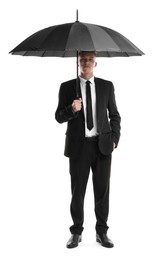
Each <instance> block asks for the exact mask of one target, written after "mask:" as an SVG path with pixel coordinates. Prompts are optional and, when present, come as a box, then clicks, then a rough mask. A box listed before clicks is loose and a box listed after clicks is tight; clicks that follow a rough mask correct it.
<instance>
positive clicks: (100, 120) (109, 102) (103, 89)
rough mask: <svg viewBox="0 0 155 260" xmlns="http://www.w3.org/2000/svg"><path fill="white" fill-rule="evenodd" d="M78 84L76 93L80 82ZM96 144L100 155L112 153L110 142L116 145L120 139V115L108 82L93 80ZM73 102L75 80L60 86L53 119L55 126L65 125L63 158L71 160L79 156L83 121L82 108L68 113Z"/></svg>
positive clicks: (110, 83)
mask: <svg viewBox="0 0 155 260" xmlns="http://www.w3.org/2000/svg"><path fill="white" fill-rule="evenodd" d="M78 84H79V93H80V97H81V91H80V83H79V82H78ZM95 89H96V111H97V131H98V135H99V138H98V145H99V149H100V151H101V153H102V154H103V155H108V154H110V153H111V152H112V151H113V142H114V143H115V144H116V146H117V145H118V141H119V138H120V120H121V118H120V115H119V112H118V110H117V106H116V101H115V94H114V86H113V84H112V82H110V81H107V80H103V79H100V78H96V77H95ZM74 99H76V79H73V80H70V81H67V82H64V83H62V84H61V86H60V91H59V103H58V107H57V110H56V113H55V118H56V120H57V121H58V122H59V123H64V122H68V126H67V131H66V142H65V152H64V154H65V156H67V157H70V158H75V157H77V156H78V155H79V154H80V151H81V149H82V146H83V144H84V138H85V118H84V111H83V108H82V109H81V111H79V112H77V113H73V111H72V103H73V100H74Z"/></svg>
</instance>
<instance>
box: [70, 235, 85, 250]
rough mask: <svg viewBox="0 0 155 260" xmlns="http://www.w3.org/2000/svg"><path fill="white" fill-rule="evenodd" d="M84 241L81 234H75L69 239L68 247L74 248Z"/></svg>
mask: <svg viewBox="0 0 155 260" xmlns="http://www.w3.org/2000/svg"><path fill="white" fill-rule="evenodd" d="M81 241H82V237H81V235H77V234H73V235H72V236H71V238H70V239H69V240H68V242H67V245H66V247H67V248H74V247H77V246H78V245H79V242H81Z"/></svg>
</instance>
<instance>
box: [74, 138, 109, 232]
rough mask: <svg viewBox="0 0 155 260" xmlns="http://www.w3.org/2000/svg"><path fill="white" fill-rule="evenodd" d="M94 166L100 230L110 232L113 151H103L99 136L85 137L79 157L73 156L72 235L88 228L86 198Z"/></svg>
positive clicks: (94, 188)
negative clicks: (110, 187) (97, 137)
mask: <svg viewBox="0 0 155 260" xmlns="http://www.w3.org/2000/svg"><path fill="white" fill-rule="evenodd" d="M90 169H91V170H92V180H93V190H94V201H95V215H96V232H97V233H98V234H103V233H105V234H106V233H107V230H108V226H107V219H108V213H109V185H110V170H111V154H110V155H107V156H104V155H103V154H101V152H100V150H99V147H98V140H97V139H95V140H94V139H91V138H85V141H84V145H83V149H82V151H81V153H80V154H79V156H78V157H77V158H75V159H71V158H70V175H71V191H72V199H71V205H70V211H71V216H72V220H73V225H72V226H71V227H70V231H71V233H72V234H79V235H81V233H82V231H83V229H84V228H83V222H84V197H85V192H86V187H87V181H88V177H89V172H90Z"/></svg>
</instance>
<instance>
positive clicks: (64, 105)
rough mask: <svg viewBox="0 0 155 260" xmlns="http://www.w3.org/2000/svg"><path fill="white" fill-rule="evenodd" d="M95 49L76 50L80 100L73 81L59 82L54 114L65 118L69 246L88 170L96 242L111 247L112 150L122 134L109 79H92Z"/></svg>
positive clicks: (77, 229)
mask: <svg viewBox="0 0 155 260" xmlns="http://www.w3.org/2000/svg"><path fill="white" fill-rule="evenodd" d="M96 65H97V62H96V54H95V52H86V51H84V52H80V53H79V66H80V76H79V79H78V84H79V86H78V87H79V98H77V97H76V84H77V80H76V79H73V80H70V81H67V82H64V83H62V84H61V87H60V91H59V103H58V107H57V110H56V113H55V117H56V120H57V121H58V122H59V123H64V122H68V127H67V131H66V143H65V153H64V154H65V156H67V157H69V162H70V175H71V190H72V200H71V206H70V210H71V216H72V219H73V225H72V226H71V227H70V231H71V234H72V235H71V238H70V239H69V241H68V242H67V248H74V247H77V246H78V244H79V242H81V238H82V236H81V234H82V231H83V221H84V210H83V206H84V197H85V191H86V186H87V181H88V177H89V172H90V168H91V169H92V173H93V188H94V198H95V214H96V220H97V221H96V241H97V242H99V243H100V244H101V245H102V246H104V247H109V248H110V247H113V246H114V244H113V242H112V241H111V240H110V239H109V238H108V236H107V230H108V225H107V219H108V211H109V182H110V169H111V154H112V152H113V150H114V149H115V148H116V147H117V145H118V141H119V137H120V119H121V118H120V115H119V112H118V110H117V106H116V101H115V94H114V86H113V84H112V82H110V81H107V80H103V79H100V78H96V77H94V74H93V71H94V68H95V67H96Z"/></svg>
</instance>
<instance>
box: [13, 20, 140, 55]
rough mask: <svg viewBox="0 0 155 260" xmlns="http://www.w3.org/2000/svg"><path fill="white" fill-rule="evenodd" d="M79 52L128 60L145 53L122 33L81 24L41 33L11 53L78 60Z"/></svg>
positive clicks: (76, 23) (44, 30)
mask: <svg viewBox="0 0 155 260" xmlns="http://www.w3.org/2000/svg"><path fill="white" fill-rule="evenodd" d="M79 51H95V52H96V54H97V56H98V57H128V56H141V55H143V54H144V53H143V52H142V51H141V50H140V49H138V48H137V47H136V46H135V45H134V44H133V43H132V42H131V41H129V40H128V39H127V38H125V37H124V36H123V35H121V34H120V33H118V32H116V31H114V30H112V29H109V28H106V27H103V26H100V25H95V24H89V23H81V22H79V21H76V22H74V23H66V24H60V25H55V26H51V27H48V28H45V29H43V30H40V31H38V32H36V33H34V34H33V35H31V36H30V37H28V38H27V39H26V40H24V41H23V42H22V43H20V44H19V45H18V46H17V47H16V48H14V49H13V50H12V51H11V52H10V53H11V54H15V55H23V56H41V57H49V56H55V57H76V56H77V52H79Z"/></svg>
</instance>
